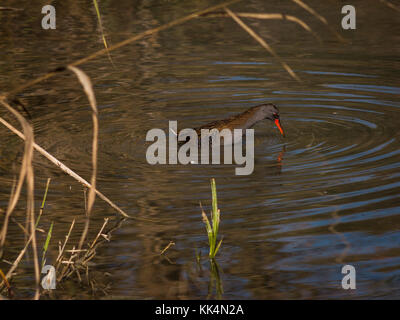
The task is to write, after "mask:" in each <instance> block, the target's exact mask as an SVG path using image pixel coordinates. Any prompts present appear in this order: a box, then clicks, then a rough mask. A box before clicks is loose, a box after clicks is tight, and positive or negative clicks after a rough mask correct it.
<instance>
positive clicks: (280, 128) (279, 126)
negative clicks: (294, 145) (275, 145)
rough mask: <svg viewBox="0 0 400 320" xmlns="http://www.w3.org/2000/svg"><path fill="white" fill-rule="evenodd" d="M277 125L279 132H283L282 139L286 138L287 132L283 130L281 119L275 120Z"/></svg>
mask: <svg viewBox="0 0 400 320" xmlns="http://www.w3.org/2000/svg"><path fill="white" fill-rule="evenodd" d="M275 124H276V126H277V127H278V129H279V131H280V132H281V135H282V137H285V132H283V129H282V126H281V123H280V121H279V119H275Z"/></svg>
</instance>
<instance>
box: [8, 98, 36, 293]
mask: <svg viewBox="0 0 400 320" xmlns="http://www.w3.org/2000/svg"><path fill="white" fill-rule="evenodd" d="M0 103H1V104H2V105H3V106H4V107H5V108H6V109H7V110H8V111H10V112H11V113H12V114H13V115H14V116H15V117H16V118H17V120H18V121H19V122H20V124H21V126H22V129H23V131H24V135H25V148H24V156H23V160H22V166H21V171H20V178H19V181H18V184H17V188H16V194H15V195H14V197H13V199H12V201H10V204H11V206H10V207H11V208H8V209H7V212H6V216H7V214H8V216H10V215H11V212H12V211H13V210H14V208H15V205H16V203H17V201H18V198H19V195H20V191H21V187H22V183H23V181H24V179H25V178H26V186H27V208H26V215H27V220H28V221H29V224H30V233H31V236H32V251H33V264H34V269H35V296H34V299H35V300H37V299H39V296H40V291H39V281H40V270H39V259H38V253H37V245H36V226H35V202H34V194H33V189H34V173H33V167H32V158H33V144H34V138H33V129H32V127H31V125H30V124H29V123H28V121H26V119H25V118H24V117H23V116H22V115H21V114H20V113H19V112H18V111H16V110H15V109H14V108H13V107H11V106H10V105H9V104H8V103H7V102H6V101H5V100H3V99H0ZM5 237H6V235H5V234H4V235H2V241H3V239H5ZM3 244H4V242H3ZM1 248H2V246H1Z"/></svg>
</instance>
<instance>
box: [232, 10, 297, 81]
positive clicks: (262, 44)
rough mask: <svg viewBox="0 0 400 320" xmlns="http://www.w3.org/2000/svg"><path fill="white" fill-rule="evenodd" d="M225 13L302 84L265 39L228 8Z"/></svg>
mask: <svg viewBox="0 0 400 320" xmlns="http://www.w3.org/2000/svg"><path fill="white" fill-rule="evenodd" d="M225 11H226V12H227V13H228V15H229V16H230V17H231V18H232V19H233V20H234V21H235V22H236V23H237V24H238V25H239V26H241V27H242V28H243V29H244V30H245V31H246V32H247V33H248V34H249V35H251V36H252V37H253V38H254V39H255V40H256V41H257V42H258V43H259V44H260V45H261V46H262V47H263V48H264V49H265V50H267V51H268V52H269V53H270V54H271V55H272V56H273V57H274V58H275V59H277V60H278V61H279V62H280V64H281V65H282V67H283V68H284V69H285V70H286V71H287V72H288V73H289V75H290V76H291V77H292V78H293V79H295V80H296V81H298V82H301V80H300V78H299V77H298V76H297V75H296V74H295V73H294V71H293V70H292V68H290V67H289V66H288V64H287V63H286V62H284V61H283V60H282V59H281V58H280V57H279V56H278V55H277V54H276V52H275V51H274V50H273V49H272V48H271V46H270V45H269V44H267V43H266V42H265V41H264V39H262V38H261V37H260V36H259V35H258V34H256V33H255V32H254V31H253V30H252V29H251V28H250V27H249V26H247V25H246V24H245V23H244V22H243V21H242V20H240V18H239V17H238V16H237V15H236V14H235V13H233V12H232V11H231V10H229V9H228V8H225Z"/></svg>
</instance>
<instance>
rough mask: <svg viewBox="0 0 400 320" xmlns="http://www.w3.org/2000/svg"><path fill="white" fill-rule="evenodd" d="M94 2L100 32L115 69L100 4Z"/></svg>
mask: <svg viewBox="0 0 400 320" xmlns="http://www.w3.org/2000/svg"><path fill="white" fill-rule="evenodd" d="M93 4H94V8H95V10H96V15H97V21H98V22H99V28H100V32H101V37H102V39H103V44H104V48H105V49H106V50H107V56H108V59H109V60H110V62H111V65H112V66H113V68H114V69H115V65H114V62H113V60H112V59H111V54H110V51H108V45H107V40H106V36H105V35H104V29H103V23H102V22H101V14H100V9H99V5H98V4H97V0H93Z"/></svg>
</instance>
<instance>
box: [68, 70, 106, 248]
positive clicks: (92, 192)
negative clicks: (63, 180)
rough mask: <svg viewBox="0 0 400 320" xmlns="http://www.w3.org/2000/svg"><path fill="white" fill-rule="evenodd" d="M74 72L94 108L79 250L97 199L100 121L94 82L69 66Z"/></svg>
mask: <svg viewBox="0 0 400 320" xmlns="http://www.w3.org/2000/svg"><path fill="white" fill-rule="evenodd" d="M68 69H70V70H71V71H72V72H74V73H75V75H76V76H77V77H78V79H79V82H80V83H81V85H82V87H83V89H84V91H85V93H86V96H87V97H88V100H89V103H90V107H91V108H92V122H93V139H92V178H91V181H90V182H91V183H90V184H91V187H90V189H89V196H88V206H87V210H86V221H85V226H84V230H83V232H82V236H81V240H80V241H79V246H78V249H79V250H80V249H81V248H82V245H83V242H84V241H85V239H86V236H87V233H88V231H89V224H90V213H91V212H92V208H93V204H94V200H95V198H96V176H97V149H98V136H99V119H98V112H97V103H96V96H95V95H94V91H93V86H92V82H91V81H90V78H89V77H88V76H87V75H86V73H84V72H83V71H82V70H80V69H78V68H76V67H72V66H69V67H68Z"/></svg>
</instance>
